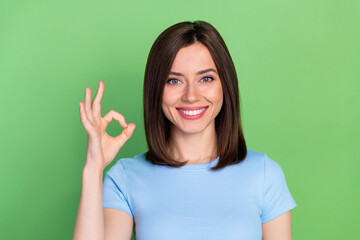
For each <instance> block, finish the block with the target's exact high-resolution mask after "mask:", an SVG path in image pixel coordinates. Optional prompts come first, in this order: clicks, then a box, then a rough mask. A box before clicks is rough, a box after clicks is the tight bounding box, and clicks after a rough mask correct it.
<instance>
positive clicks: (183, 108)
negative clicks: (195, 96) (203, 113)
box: [177, 106, 208, 111]
mask: <svg viewBox="0 0 360 240" xmlns="http://www.w3.org/2000/svg"><path fill="white" fill-rule="evenodd" d="M206 107H208V106H201V107H178V108H177V109H181V110H185V111H194V110H199V109H203V108H206Z"/></svg>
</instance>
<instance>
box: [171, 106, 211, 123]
mask: <svg viewBox="0 0 360 240" xmlns="http://www.w3.org/2000/svg"><path fill="white" fill-rule="evenodd" d="M202 108H205V110H204V111H202V112H201V113H200V114H198V115H186V114H184V113H183V112H181V111H180V109H181V110H187V111H189V110H188V109H189V108H188V109H185V108H176V110H177V111H178V113H179V114H180V116H181V117H183V118H184V119H186V120H196V119H199V118H201V117H202V116H204V114H205V112H206V110H207V109H208V108H209V107H208V106H206V107H193V108H191V110H198V109H202Z"/></svg>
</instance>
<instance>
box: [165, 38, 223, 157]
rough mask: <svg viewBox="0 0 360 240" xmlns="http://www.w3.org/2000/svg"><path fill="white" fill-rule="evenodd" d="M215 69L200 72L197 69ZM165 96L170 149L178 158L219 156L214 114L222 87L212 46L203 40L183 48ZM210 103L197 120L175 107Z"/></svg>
mask: <svg viewBox="0 0 360 240" xmlns="http://www.w3.org/2000/svg"><path fill="white" fill-rule="evenodd" d="M209 68H211V69H214V70H215V71H216V72H212V71H209V72H206V73H203V74H200V75H198V74H197V73H198V71H201V70H205V69H209ZM171 72H176V73H181V74H182V75H183V76H177V75H174V74H170V75H169V78H168V79H169V80H170V81H167V83H166V84H165V87H164V91H163V96H162V110H163V112H164V114H165V116H166V117H167V119H169V121H170V122H171V123H172V126H171V137H170V144H169V146H168V150H169V153H170V155H171V156H172V157H173V158H174V159H176V160H177V161H189V162H188V164H198V163H204V162H208V161H210V160H212V159H214V158H216V157H217V153H216V144H217V143H216V135H215V117H216V116H217V114H218V113H219V112H220V109H221V107H222V104H223V90H222V86H221V81H220V78H219V76H218V74H217V69H216V66H215V63H214V61H213V59H212V57H211V54H210V52H209V50H208V49H207V48H206V47H205V46H204V45H203V44H201V43H195V44H192V45H190V46H188V47H184V48H182V49H180V50H179V51H178V53H177V55H176V57H175V59H174V62H173V65H172V67H171ZM199 106H208V109H207V110H206V112H205V114H204V115H203V116H202V117H201V118H200V119H196V120H188V119H185V118H183V117H182V116H181V115H180V114H179V112H178V110H177V109H176V108H178V107H199ZM200 143H201V144H200Z"/></svg>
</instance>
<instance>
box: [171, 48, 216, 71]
mask: <svg viewBox="0 0 360 240" xmlns="http://www.w3.org/2000/svg"><path fill="white" fill-rule="evenodd" d="M206 68H213V69H215V70H216V71H217V69H216V66H215V62H214V60H213V58H212V56H211V53H210V52H209V50H208V49H207V47H206V46H205V45H204V44H202V43H199V42H197V43H194V44H191V45H189V46H187V47H183V48H181V49H180V50H179V51H178V52H177V54H176V56H175V59H174V62H173V65H172V66H171V71H174V72H182V73H193V72H198V71H199V70H203V69H206Z"/></svg>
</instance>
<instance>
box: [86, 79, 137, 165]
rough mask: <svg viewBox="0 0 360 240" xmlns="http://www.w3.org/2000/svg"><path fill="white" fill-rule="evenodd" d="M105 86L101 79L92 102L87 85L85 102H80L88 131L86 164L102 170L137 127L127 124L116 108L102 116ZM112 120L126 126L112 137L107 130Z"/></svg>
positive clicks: (133, 124)
mask: <svg viewBox="0 0 360 240" xmlns="http://www.w3.org/2000/svg"><path fill="white" fill-rule="evenodd" d="M104 87H105V84H104V82H103V81H99V87H98V90H97V93H96V96H95V98H94V100H93V102H92V103H91V89H90V88H89V87H86V88H85V103H83V102H81V101H80V102H79V105H80V118H81V123H82V124H83V126H84V128H85V130H86V131H87V133H88V144H87V152H86V162H85V166H86V167H90V168H95V169H99V168H100V169H101V170H104V168H105V167H106V166H107V165H109V164H110V163H111V162H112V160H113V159H114V158H115V156H116V154H117V153H118V152H119V150H120V148H121V147H122V146H123V145H124V143H125V142H126V141H127V140H128V139H129V138H130V137H131V136H132V134H133V132H134V130H135V127H136V125H135V123H129V124H127V123H126V121H125V117H124V116H123V115H121V114H120V113H118V112H116V111H114V110H110V111H109V112H108V113H107V114H105V116H104V117H103V118H102V117H101V113H100V109H101V99H102V97H103V94H104ZM112 120H116V121H118V122H119V123H120V125H121V126H122V127H123V128H124V129H123V131H122V132H121V133H120V134H119V135H118V136H116V137H111V136H109V135H108V134H107V133H106V132H105V130H106V127H107V125H108V124H109V123H110V122H111V121H112Z"/></svg>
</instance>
